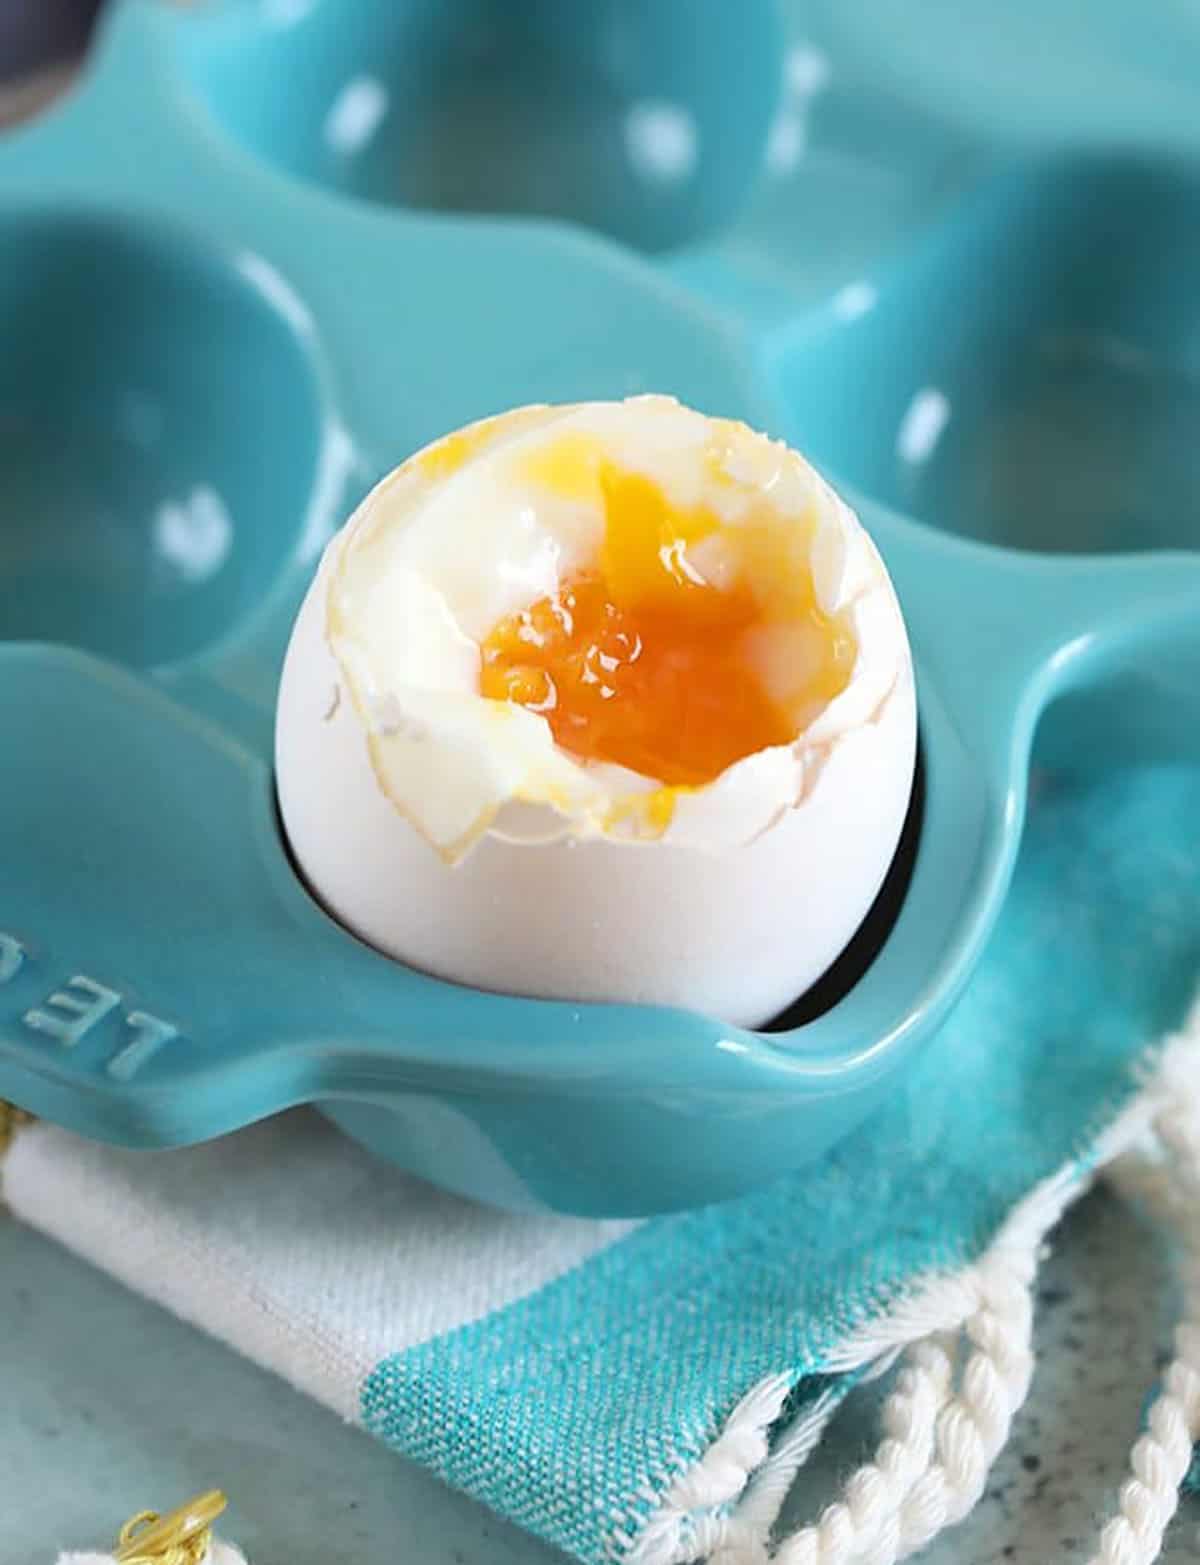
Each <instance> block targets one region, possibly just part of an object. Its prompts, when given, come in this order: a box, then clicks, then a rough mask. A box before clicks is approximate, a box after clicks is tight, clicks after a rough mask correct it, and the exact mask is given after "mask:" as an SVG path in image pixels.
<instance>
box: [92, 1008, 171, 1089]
mask: <svg viewBox="0 0 1200 1565" xmlns="http://www.w3.org/2000/svg"><path fill="white" fill-rule="evenodd" d="M125 1021H126V1023H127V1024H128V1025H129V1026H130V1027H132V1028H133V1030H134V1036H133V1038H132V1039H131V1040H130V1041H129V1042H128V1043H127V1044H126V1045H125V1046H124V1048H122V1049H118V1051H117V1052H116V1054H114V1055H113V1057H112V1059H111V1060H109V1062H108V1064H107V1065H106V1066H105V1067H104V1068H105V1070H106V1071H107V1072H108V1074H109V1075H110V1076H112V1077H114V1078H115V1079H116V1080H117V1081H129V1079H130V1078H131V1077H132V1076H134V1075H136V1073H137V1072H138V1071H139V1070H141V1068H142V1066H143V1065H145V1063H146V1061H147V1060H150V1059H152V1058H153V1057H154V1055H156V1054H157V1053H158V1051H159V1050H160V1049H161V1048H162V1046H163V1044H164V1043H169V1042H170V1041H171V1039H172V1038H178V1036H179V1028H178V1027H175V1026H173V1025H172V1024H171V1023H170V1022H164V1021H163V1019H162V1017H161V1016H151V1014H150V1013H149V1011H130V1013H129V1015H128V1016H127V1017H126V1018H125Z"/></svg>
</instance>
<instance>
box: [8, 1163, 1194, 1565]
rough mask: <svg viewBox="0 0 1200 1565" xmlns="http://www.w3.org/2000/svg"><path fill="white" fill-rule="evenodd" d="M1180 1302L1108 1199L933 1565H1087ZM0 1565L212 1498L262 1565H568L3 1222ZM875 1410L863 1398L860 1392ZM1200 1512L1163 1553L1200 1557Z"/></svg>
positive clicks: (810, 1490)
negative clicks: (1021, 1395)
mask: <svg viewBox="0 0 1200 1565" xmlns="http://www.w3.org/2000/svg"><path fill="white" fill-rule="evenodd" d="M1172 1303H1173V1299H1172V1290H1171V1284H1170V1278H1169V1273H1168V1267H1167V1262H1166V1258H1165V1255H1164V1253H1163V1250H1162V1247H1161V1244H1160V1243H1159V1241H1158V1239H1157V1237H1156V1236H1155V1234H1154V1233H1153V1232H1152V1231H1150V1230H1148V1229H1147V1228H1146V1227H1145V1226H1143V1225H1142V1224H1141V1223H1140V1222H1139V1220H1138V1219H1137V1218H1136V1217H1135V1216H1134V1215H1133V1214H1132V1213H1130V1212H1129V1211H1128V1210H1126V1209H1125V1208H1123V1207H1122V1206H1120V1205H1119V1204H1118V1202H1117V1201H1116V1200H1115V1199H1114V1198H1112V1197H1111V1196H1109V1195H1107V1194H1105V1193H1104V1192H1103V1191H1101V1192H1100V1193H1098V1194H1096V1195H1094V1196H1092V1197H1091V1198H1089V1200H1088V1201H1087V1202H1086V1203H1085V1204H1084V1205H1083V1206H1082V1207H1080V1208H1079V1209H1078V1210H1077V1211H1075V1212H1074V1213H1072V1214H1071V1215H1070V1216H1069V1217H1068V1219H1067V1221H1066V1223H1065V1224H1064V1226H1063V1228H1062V1229H1061V1230H1060V1231H1059V1233H1058V1234H1057V1236H1056V1238H1055V1247H1054V1254H1053V1255H1052V1256H1051V1258H1050V1259H1049V1261H1048V1262H1047V1263H1046V1265H1045V1266H1044V1267H1043V1270H1042V1275H1041V1285H1040V1300H1039V1310H1038V1327H1037V1335H1038V1343H1039V1367H1038V1372H1037V1375H1036V1377H1035V1380H1034V1387H1033V1392H1032V1395H1031V1398H1030V1401H1029V1403H1028V1405H1027V1407H1026V1408H1025V1410H1024V1412H1023V1413H1022V1415H1021V1416H1020V1418H1019V1420H1018V1422H1017V1425H1016V1429H1015V1432H1014V1438H1013V1441H1012V1443H1011V1445H1010V1446H1009V1448H1008V1450H1007V1451H1006V1452H1005V1453H1004V1455H1003V1456H1002V1457H1001V1459H1000V1461H999V1463H998V1465H997V1468H996V1471H995V1472H994V1474H993V1476H992V1481H991V1484H990V1485H989V1489H988V1493H987V1496H986V1498H985V1499H984V1501H983V1502H982V1503H981V1505H980V1506H979V1508H978V1510H977V1511H976V1512H975V1514H974V1515H973V1516H972V1517H971V1518H970V1519H969V1520H968V1521H967V1522H965V1523H964V1524H963V1526H961V1527H960V1528H958V1529H957V1530H955V1531H954V1532H952V1533H949V1534H947V1535H946V1536H945V1537H944V1538H942V1539H941V1540H939V1541H937V1542H935V1543H934V1544H933V1545H932V1546H931V1548H930V1549H928V1550H927V1551H926V1553H925V1554H924V1555H923V1556H922V1559H923V1560H924V1561H926V1562H928V1565H1003V1562H1007V1561H1015V1562H1017V1565H1083V1562H1084V1561H1086V1560H1087V1559H1088V1558H1089V1552H1090V1550H1091V1548H1092V1546H1093V1545H1094V1542H1095V1537H1096V1531H1097V1528H1098V1526H1099V1524H1100V1522H1101V1521H1102V1520H1103V1519H1104V1518H1105V1517H1106V1516H1107V1515H1108V1514H1109V1512H1110V1511H1111V1508H1112V1505H1113V1501H1114V1498H1115V1494H1116V1489H1117V1486H1118V1484H1119V1483H1120V1481H1121V1478H1122V1477H1123V1476H1124V1470H1125V1462H1126V1459H1127V1455H1128V1451H1129V1447H1130V1445H1131V1444H1132V1442H1133V1440H1134V1439H1135V1438H1136V1434H1137V1428H1138V1420H1139V1415H1140V1413H1141V1409H1142V1403H1143V1399H1144V1396H1145V1393H1146V1392H1147V1390H1148V1389H1149V1388H1150V1386H1151V1384H1152V1382H1153V1380H1154V1378H1155V1373H1156V1369H1157V1368H1159V1367H1161V1365H1162V1363H1163V1358H1164V1355H1163V1349H1164V1347H1165V1346H1166V1344H1167V1342H1168V1340H1169V1334H1170V1317H1171V1308H1172ZM0 1371H2V1379H0V1565H50V1562H51V1561H52V1560H53V1558H54V1553H55V1550H56V1548H59V1547H73V1548H81V1547H84V1546H86V1545H91V1546H95V1545H96V1544H98V1543H103V1542H104V1541H105V1540H106V1539H107V1538H108V1537H109V1535H110V1534H111V1532H112V1531H113V1530H114V1529H115V1527H116V1526H117V1524H118V1523H119V1522H120V1521H122V1520H123V1519H124V1517H125V1516H126V1515H128V1514H129V1513H130V1512H132V1511H135V1510H139V1509H141V1508H142V1507H144V1506H154V1505H157V1506H161V1507H166V1506H170V1505H174V1504H176V1503H177V1502H178V1501H179V1500H181V1499H183V1498H184V1497H185V1496H186V1495H187V1494H189V1493H191V1492H194V1491H195V1490H198V1489H202V1488H206V1487H208V1486H209V1485H211V1484H223V1485H225V1486H226V1488H227V1489H228V1490H229V1491H230V1493H231V1495H232V1497H233V1500H234V1507H233V1510H232V1511H231V1514H230V1518H229V1526H228V1532H229V1535H230V1537H232V1538H234V1539H235V1540H236V1541H237V1542H239V1543H240V1544H241V1545H242V1547H243V1548H244V1549H245V1550H246V1551H247V1553H248V1555H249V1558H250V1560H251V1562H252V1565H285V1562H286V1565H341V1562H343V1561H345V1562H347V1565H350V1562H354V1565H360V1562H361V1565H375V1562H379V1565H555V1562H559V1565H561V1561H562V1556H560V1555H558V1554H556V1553H554V1552H553V1551H552V1550H550V1549H547V1548H544V1547H542V1546H540V1545H538V1544H535V1543H533V1542H531V1541H530V1540H529V1539H527V1538H525V1537H524V1536H522V1535H521V1534H520V1533H518V1532H516V1531H515V1530H514V1529H513V1528H511V1527H509V1526H507V1525H505V1524H503V1523H501V1522H498V1521H496V1520H495V1519H494V1518H492V1517H490V1516H489V1515H488V1514H487V1513H486V1512H484V1511H482V1510H481V1509H480V1508H479V1507H478V1506H476V1505H474V1504H473V1503H472V1502H470V1501H468V1500H465V1499H462V1498H461V1497H459V1496H457V1495H452V1494H450V1493H449V1492H448V1491H447V1490H445V1489H443V1488H442V1486H441V1485H440V1484H438V1483H436V1482H435V1481H434V1480H433V1479H432V1478H430V1477H428V1476H427V1475H426V1474H424V1473H422V1472H419V1471H417V1470H416V1469H415V1468H412V1467H410V1466H409V1465H408V1464H407V1463H404V1462H402V1461H400V1460H398V1459H397V1458H396V1457H395V1456H393V1455H392V1454H391V1453H390V1452H387V1451H385V1450H384V1449H383V1448H382V1447H380V1446H377V1445H375V1444H374V1443H373V1442H372V1441H371V1440H369V1439H368V1438H367V1436H365V1435H364V1434H362V1433H361V1432H359V1431H358V1430H355V1429H351V1428H349V1427H347V1426H344V1425H341V1424H339V1423H338V1422H337V1420H336V1419H335V1418H334V1417H333V1416H332V1415H331V1414H329V1413H327V1412H325V1411H324V1410H322V1409H321V1408H318V1407H316V1406H315V1405H314V1404H312V1403H310V1402H308V1401H306V1400H305V1399H304V1398H302V1397H300V1396H298V1395H297V1394H296V1393H295V1392H292V1391H291V1390H289V1389H288V1388H287V1387H286V1386H284V1385H283V1384H281V1383H280V1382H279V1381H276V1380H274V1379H273V1378H272V1377H270V1376H268V1375H266V1374H264V1373H263V1372H261V1371H259V1370H257V1369H255V1368H254V1367H253V1366H252V1365H250V1364H247V1363H245V1362H244V1361H242V1360H240V1359H237V1358H236V1357H234V1356H233V1355H232V1354H231V1353H228V1352H226V1351H225V1350H224V1349H223V1348H221V1347H219V1346H218V1345H216V1344H215V1343H212V1342H210V1341H208V1340H206V1339H204V1338H202V1337H200V1336H199V1335H198V1334H197V1333H195V1332H194V1331H192V1330H190V1328H188V1327H186V1326H184V1325H182V1324H180V1323H179V1322H178V1321H175V1320H173V1319H171V1318H170V1317H168V1316H167V1315H165V1314H163V1313H162V1312H161V1311H159V1310H157V1309H155V1308H154V1307H153V1306H151V1305H148V1304H146V1303H145V1302H144V1301H142V1300H140V1299H136V1298H134V1297H132V1296H131V1295H130V1294H128V1293H126V1292H124V1291H123V1290H122V1289H120V1288H119V1287H117V1286H116V1285H115V1284H113V1283H111V1282H109V1281H108V1280H107V1279H106V1278H103V1277H101V1276H99V1275H97V1274H96V1273H94V1272H92V1271H90V1270H89V1269H88V1268H86V1267H85V1266H83V1265H82V1264H81V1263H79V1262H77V1261H75V1260H74V1259H72V1258H71V1257H70V1256H68V1255H66V1254H64V1253H63V1252H61V1251H59V1250H58V1249H56V1248H55V1247H54V1246H53V1245H51V1244H49V1243H47V1242H46V1241H45V1240H43V1239H42V1238H40V1237H38V1236H37V1235H34V1234H32V1233H29V1232H27V1231H25V1230H23V1229H20V1228H18V1227H17V1226H16V1225H15V1224H14V1223H13V1222H12V1221H11V1220H8V1219H6V1218H4V1217H3V1216H0ZM863 1395H864V1396H865V1393H864V1394H863ZM872 1415H873V1409H872V1408H871V1407H870V1406H866V1405H863V1404H862V1402H861V1401H860V1402H858V1404H857V1405H855V1402H854V1400H852V1404H851V1406H850V1407H848V1408H847V1409H846V1410H845V1411H844V1412H843V1414H842V1415H841V1417H840V1418H839V1420H838V1422H837V1424H836V1425H835V1426H834V1429H833V1430H832V1432H831V1435H830V1437H829V1440H828V1442H827V1444H826V1446H825V1448H824V1449H823V1450H822V1452H821V1453H820V1454H819V1456H818V1457H816V1458H814V1462H813V1465H812V1467H811V1468H810V1470H809V1471H808V1472H807V1473H806V1474H804V1475H803V1476H802V1478H801V1481H800V1482H799V1483H798V1485H797V1488H796V1492H795V1493H794V1495H793V1497H792V1500H791V1502H790V1504H789V1515H790V1517H791V1518H792V1519H793V1520H794V1521H795V1522H797V1523H798V1522H800V1521H802V1520H804V1519H805V1518H806V1517H809V1516H811V1515H812V1514H813V1513H814V1512H815V1510H816V1509H818V1508H819V1506H820V1505H821V1504H823V1503H824V1502H825V1501H826V1500H828V1499H829V1498H830V1497H831V1496H832V1493H833V1489H834V1486H835V1484H836V1483H837V1481H838V1479H839V1478H843V1477H844V1476H845V1475H846V1474H847V1473H848V1472H849V1471H850V1470H851V1469H852V1467H853V1466H854V1464H855V1463H856V1462H858V1461H859V1460H861V1459H862V1457H863V1456H864V1455H866V1454H867V1452H868V1451H869V1449H870V1446H871V1443H872V1441H873V1438H874V1434H873V1422H872ZM1198 1524H1200V1501H1196V1500H1185V1501H1184V1504H1183V1506H1182V1508H1181V1511H1180V1515H1179V1517H1178V1518H1177V1520H1176V1522H1175V1524H1174V1526H1173V1528H1172V1531H1171V1534H1170V1537H1169V1541H1168V1547H1167V1550H1166V1553H1165V1554H1164V1555H1163V1558H1164V1560H1165V1561H1167V1565H1184V1562H1185V1561H1187V1562H1191V1565H1194V1562H1195V1560H1196V1558H1197V1547H1198V1541H1197V1526H1198Z"/></svg>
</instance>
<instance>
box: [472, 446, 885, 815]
mask: <svg viewBox="0 0 1200 1565" xmlns="http://www.w3.org/2000/svg"><path fill="white" fill-rule="evenodd" d="M522 476H523V477H524V478H525V479H526V480H527V481H528V480H530V479H532V480H533V481H535V482H537V483H539V484H542V485H544V486H545V487H547V488H549V489H550V490H552V491H553V492H554V493H556V494H557V495H559V496H560V497H566V498H574V499H592V500H593V501H595V500H598V501H599V503H600V505H601V506H602V510H603V516H604V538H603V544H602V546H601V550H600V557H599V560H598V562H597V564H596V566H595V567H593V568H590V569H586V570H582V571H580V572H578V573H576V574H575V575H573V576H571V577H569V578H568V579H566V580H564V581H563V582H562V583H561V584H560V586H559V588H558V590H557V591H556V592H555V593H554V594H553V595H550V596H547V597H543V598H540V599H539V600H538V601H537V602H536V603H533V604H531V605H530V606H529V607H528V608H525V609H522V610H520V611H519V612H517V613H514V614H510V615H508V616H506V617H505V618H504V619H501V620H500V621H499V622H498V623H497V624H496V625H495V626H494V627H493V628H492V630H491V632H490V633H489V634H488V636H487V637H486V638H485V639H484V641H483V643H482V645H481V649H480V650H481V670H480V693H481V694H482V695H484V696H486V697H489V698H491V699H493V700H498V701H510V702H516V703H519V704H520V705H522V706H525V707H528V708H529V709H530V710H532V711H535V712H539V713H541V714H542V715H543V716H544V717H545V718H546V721H547V722H548V723H549V725H550V729H551V731H552V733H553V735H554V738H555V741H556V743H557V744H558V745H559V746H561V748H563V749H564V750H567V751H569V752H570V753H571V754H573V755H575V756H576V757H578V758H579V759H581V760H590V761H608V762H615V763H616V764H618V765H620V766H624V767H628V768H629V769H630V770H631V771H635V772H638V773H640V774H641V775H643V776H645V777H648V778H652V779H655V780H657V781H658V782H659V783H661V784H665V785H667V786H669V787H698V786H702V785H703V784H705V783H708V782H711V781H712V780H713V779H714V778H715V777H717V776H719V775H720V774H721V773H722V772H723V771H724V770H725V769H726V767H728V766H731V765H732V764H733V763H734V762H735V761H738V760H741V759H742V758H743V757H744V756H747V755H752V754H755V753H756V752H757V751H759V750H763V749H767V748H769V747H771V746H774V745H784V744H790V743H791V742H792V741H793V740H794V739H795V738H796V737H797V735H798V734H799V733H801V732H802V731H803V729H804V728H805V727H806V726H807V725H808V723H809V722H811V721H812V719H813V718H814V717H815V716H816V715H817V713H818V712H819V711H821V710H822V709H823V708H824V707H825V706H826V705H827V704H828V703H829V702H830V701H831V700H832V699H833V698H834V697H835V696H836V695H838V694H839V693H840V692H841V691H842V690H843V689H845V687H846V685H847V683H848V682H849V678H850V673H851V670H852V666H853V662H854V656H855V650H856V649H855V645H854V640H853V638H852V637H851V636H850V635H849V633H848V631H847V629H846V627H844V626H843V625H841V624H839V623H838V622H837V621H836V620H834V619H832V618H830V617H829V616H827V615H826V614H825V613H824V612H823V611H822V610H821V608H820V605H819V604H818V603H817V601H816V596H815V593H814V590H813V584H812V575H811V570H810V568H809V565H808V560H807V546H808V541H809V539H808V535H807V534H806V532H805V530H804V529H803V528H802V527H798V526H795V525H793V526H788V525H786V524H784V523H782V522H781V520H780V518H779V517H778V516H777V515H775V514H774V513H771V512H769V511H768V509H767V508H766V507H765V506H763V505H761V503H759V509H757V510H754V511H752V512H751V513H750V514H749V515H747V516H744V517H743V518H742V519H741V520H740V521H739V522H738V524H737V526H736V527H735V526H731V525H729V524H727V523H725V522H723V521H722V519H721V518H720V517H719V516H718V515H717V514H716V512H715V511H713V510H711V509H708V508H706V507H703V506H700V507H696V508H693V509H686V510H684V509H680V508H678V507H675V506H673V505H672V504H671V503H670V501H669V500H668V498H667V496H666V495H665V494H664V492H663V490H662V488H661V487H660V486H659V485H658V484H657V483H655V482H654V481H653V480H652V479H650V478H647V477H645V476H644V475H642V474H638V473H634V472H628V471H625V470H623V469H621V468H619V467H617V466H616V465H615V464H613V463H612V462H611V461H610V460H608V459H607V458H606V457H605V456H604V454H603V452H602V451H601V450H599V449H598V448H597V447H596V445H595V444H594V443H593V442H592V441H590V440H588V439H586V437H582V436H567V437H564V438H561V439H560V440H558V441H557V442H555V443H554V445H552V446H551V447H549V448H548V449H547V450H544V451H541V452H539V453H537V455H536V456H535V457H534V458H533V459H528V458H527V459H526V461H525V464H524V472H523V475H522Z"/></svg>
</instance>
